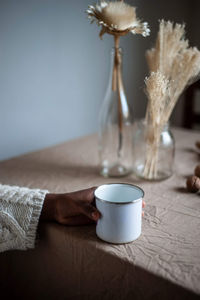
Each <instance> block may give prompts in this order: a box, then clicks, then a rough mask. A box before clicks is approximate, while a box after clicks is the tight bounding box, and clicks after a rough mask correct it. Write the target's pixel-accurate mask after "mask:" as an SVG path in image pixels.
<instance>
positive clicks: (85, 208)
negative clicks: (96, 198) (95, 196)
mask: <svg viewBox="0 0 200 300" xmlns="http://www.w3.org/2000/svg"><path fill="white" fill-rule="evenodd" d="M80 210H81V212H82V214H84V215H85V216H87V217H88V218H90V219H92V220H94V221H97V220H98V219H99V218H100V216H101V215H100V212H99V211H98V210H97V209H96V207H94V206H92V205H91V204H88V203H84V204H83V203H82V204H81V205H80Z"/></svg>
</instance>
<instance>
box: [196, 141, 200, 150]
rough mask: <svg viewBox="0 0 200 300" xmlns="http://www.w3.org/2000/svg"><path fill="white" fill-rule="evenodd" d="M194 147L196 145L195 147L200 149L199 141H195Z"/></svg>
mask: <svg viewBox="0 0 200 300" xmlns="http://www.w3.org/2000/svg"><path fill="white" fill-rule="evenodd" d="M195 145H196V147H197V148H198V149H200V141H197V142H196V143H195Z"/></svg>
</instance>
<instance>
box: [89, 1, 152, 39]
mask: <svg viewBox="0 0 200 300" xmlns="http://www.w3.org/2000/svg"><path fill="white" fill-rule="evenodd" d="M86 12H87V13H88V18H90V19H91V22H94V21H96V22H97V24H98V25H100V26H102V30H101V32H100V37H102V35H103V34H104V33H106V32H107V33H109V34H113V35H125V34H127V33H129V32H132V33H133V34H142V35H143V36H148V35H149V34H150V29H149V28H148V24H147V23H146V22H145V23H142V22H141V21H140V20H138V19H137V17H136V8H135V7H133V6H130V5H128V4H126V3H124V2H123V1H115V2H107V1H101V2H100V4H96V5H94V6H93V5H90V6H89V8H88V9H87V11H86Z"/></svg>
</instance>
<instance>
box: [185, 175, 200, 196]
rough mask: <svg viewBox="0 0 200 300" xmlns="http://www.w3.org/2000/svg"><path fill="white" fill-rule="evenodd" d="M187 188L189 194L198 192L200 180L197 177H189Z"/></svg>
mask: <svg viewBox="0 0 200 300" xmlns="http://www.w3.org/2000/svg"><path fill="white" fill-rule="evenodd" d="M186 186H187V190H188V191H189V192H192V193H196V192H198V190H199V189H200V178H199V177H197V176H195V175H193V176H190V177H188V179H187V181H186Z"/></svg>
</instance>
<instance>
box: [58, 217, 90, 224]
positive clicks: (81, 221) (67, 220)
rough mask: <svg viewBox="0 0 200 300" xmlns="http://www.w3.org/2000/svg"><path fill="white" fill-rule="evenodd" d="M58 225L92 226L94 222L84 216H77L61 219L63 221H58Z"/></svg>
mask: <svg viewBox="0 0 200 300" xmlns="http://www.w3.org/2000/svg"><path fill="white" fill-rule="evenodd" d="M59 223H60V224H62V225H71V226H78V225H89V224H94V223H95V221H94V220H91V219H89V218H88V217H86V216H84V215H78V216H73V217H67V218H63V220H62V221H60V222H59Z"/></svg>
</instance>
